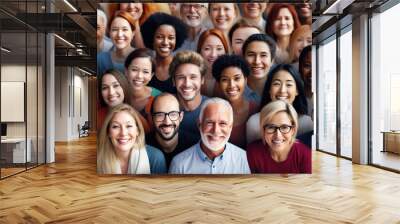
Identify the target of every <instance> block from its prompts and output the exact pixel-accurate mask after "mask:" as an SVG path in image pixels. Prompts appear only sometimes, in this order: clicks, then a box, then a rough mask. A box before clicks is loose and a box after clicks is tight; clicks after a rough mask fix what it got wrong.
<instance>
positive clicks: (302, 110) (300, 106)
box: [260, 64, 308, 114]
mask: <svg viewBox="0 0 400 224" xmlns="http://www.w3.org/2000/svg"><path fill="white" fill-rule="evenodd" d="M282 70H284V71H287V72H288V73H289V74H290V75H291V76H292V77H293V79H294V81H295V83H296V88H297V92H298V95H297V96H296V98H295V99H294V101H293V107H294V109H296V112H297V113H298V114H307V112H308V111H307V110H308V109H307V99H306V95H305V93H304V84H303V80H302V78H301V76H300V74H299V72H297V69H296V68H295V67H293V65H290V64H277V65H275V66H274V67H272V68H271V70H270V71H269V73H268V78H267V81H266V82H265V85H264V90H263V93H262V98H261V104H260V105H261V108H262V107H263V106H265V105H267V104H268V103H269V102H271V101H272V99H271V95H270V94H269V91H270V89H271V85H272V80H273V78H274V76H275V74H276V73H278V72H279V71H282Z"/></svg>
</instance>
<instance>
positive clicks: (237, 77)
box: [219, 67, 246, 102]
mask: <svg viewBox="0 0 400 224" xmlns="http://www.w3.org/2000/svg"><path fill="white" fill-rule="evenodd" d="M245 86H246V77H244V75H243V72H242V70H241V69H240V68H238V67H228V68H225V69H224V70H223V71H222V73H221V79H220V81H219V87H220V88H221V90H222V92H223V94H224V96H225V98H226V99H227V100H228V101H229V102H233V101H236V100H240V99H242V97H243V93H244V89H245Z"/></svg>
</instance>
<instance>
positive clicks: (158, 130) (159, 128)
mask: <svg viewBox="0 0 400 224" xmlns="http://www.w3.org/2000/svg"><path fill="white" fill-rule="evenodd" d="M163 127H173V128H174V131H173V133H172V135H171V136H165V134H164V133H163V132H162V131H161V128H163ZM178 130H179V128H177V126H176V125H174V124H171V125H160V126H159V127H157V128H156V132H157V133H158V135H159V136H160V137H161V138H162V139H163V140H165V141H169V140H171V139H173V138H174V137H175V135H176V134H178Z"/></svg>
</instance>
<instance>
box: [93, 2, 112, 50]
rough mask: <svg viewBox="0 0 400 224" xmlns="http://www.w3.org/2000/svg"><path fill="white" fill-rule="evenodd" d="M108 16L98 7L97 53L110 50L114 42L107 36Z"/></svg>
mask: <svg viewBox="0 0 400 224" xmlns="http://www.w3.org/2000/svg"><path fill="white" fill-rule="evenodd" d="M106 27H107V16H106V14H105V13H104V12H103V10H101V9H97V32H96V35H97V53H101V52H106V51H109V50H110V49H111V48H112V46H113V44H112V42H111V40H110V39H108V37H107V36H106Z"/></svg>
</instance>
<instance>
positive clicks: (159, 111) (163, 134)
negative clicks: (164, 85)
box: [146, 93, 196, 167]
mask: <svg viewBox="0 0 400 224" xmlns="http://www.w3.org/2000/svg"><path fill="white" fill-rule="evenodd" d="M151 115H152V119H153V128H154V133H152V134H149V135H148V136H146V144H148V145H151V146H154V147H156V148H158V149H160V150H161V151H162V152H163V153H164V156H165V161H166V164H167V167H169V164H170V163H171V160H172V158H173V157H174V156H175V155H176V154H178V153H180V152H182V151H183V150H185V149H187V148H189V147H190V146H192V145H193V144H195V143H196V142H194V140H191V139H190V138H189V136H187V135H186V134H185V133H184V132H182V133H180V132H179V126H180V123H181V121H182V120H183V116H184V112H183V111H181V110H180V109H179V102H178V100H177V99H176V97H175V96H174V95H172V94H170V93H162V94H160V95H158V96H157V97H156V98H155V99H154V101H153V104H152V108H151Z"/></svg>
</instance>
